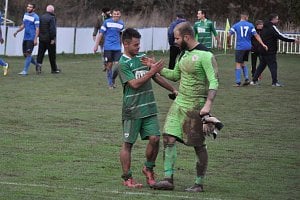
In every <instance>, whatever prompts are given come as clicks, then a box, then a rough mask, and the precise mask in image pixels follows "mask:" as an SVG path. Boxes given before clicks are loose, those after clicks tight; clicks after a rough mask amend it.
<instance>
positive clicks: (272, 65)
mask: <svg viewBox="0 0 300 200" xmlns="http://www.w3.org/2000/svg"><path fill="white" fill-rule="evenodd" d="M278 22H279V18H278V14H275V13H273V14H271V15H270V17H269V21H268V22H267V23H265V24H264V27H263V29H262V32H261V38H262V40H263V42H264V43H265V44H266V45H267V46H268V51H266V50H264V49H262V48H261V52H260V54H261V59H260V63H259V66H258V67H257V69H256V71H255V74H254V77H253V79H252V81H251V83H250V84H251V85H256V84H257V81H258V77H259V76H260V75H261V73H262V72H263V71H264V69H265V68H266V66H267V65H268V67H269V70H270V72H271V76H272V86H274V87H281V86H282V85H281V84H280V83H279V82H278V80H277V60H276V54H277V49H278V46H277V43H278V39H279V40H283V41H285V42H295V43H298V44H299V40H297V39H295V38H290V37H287V36H285V35H283V34H282V33H280V32H279V30H278V29H277V27H276V25H277V24H278Z"/></svg>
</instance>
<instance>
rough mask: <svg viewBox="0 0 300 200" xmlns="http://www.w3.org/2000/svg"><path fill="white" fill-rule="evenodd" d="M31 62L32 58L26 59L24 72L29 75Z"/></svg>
mask: <svg viewBox="0 0 300 200" xmlns="http://www.w3.org/2000/svg"><path fill="white" fill-rule="evenodd" d="M31 60H32V56H27V57H26V58H25V63H24V69H23V71H24V72H26V73H27V72H28V70H29V67H30V63H31Z"/></svg>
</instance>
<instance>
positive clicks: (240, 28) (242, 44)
mask: <svg viewBox="0 0 300 200" xmlns="http://www.w3.org/2000/svg"><path fill="white" fill-rule="evenodd" d="M248 17H249V14H248V13H247V12H242V13H241V20H240V21H239V22H238V23H236V24H234V25H233V26H232V27H231V29H230V30H229V33H228V38H227V39H228V41H229V40H230V37H231V35H233V34H235V36H236V48H235V62H236V65H235V85H234V86H236V87H239V86H241V73H242V70H243V75H244V78H245V82H244V83H243V85H249V84H250V81H249V76H248V68H247V66H246V65H245V61H248V56H249V52H250V50H251V38H252V36H254V37H255V38H256V39H257V41H258V42H259V43H260V44H261V45H262V46H263V47H264V48H265V49H267V46H266V45H265V44H264V43H263V41H262V40H261V38H260V36H259V35H258V34H257V32H256V30H255V27H254V25H253V24H252V23H250V22H248V21H247V20H248Z"/></svg>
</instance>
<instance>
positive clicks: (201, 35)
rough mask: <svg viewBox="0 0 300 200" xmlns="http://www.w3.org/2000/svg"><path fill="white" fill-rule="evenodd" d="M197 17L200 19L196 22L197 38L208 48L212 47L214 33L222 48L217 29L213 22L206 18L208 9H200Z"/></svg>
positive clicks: (219, 46)
mask: <svg viewBox="0 0 300 200" xmlns="http://www.w3.org/2000/svg"><path fill="white" fill-rule="evenodd" d="M197 18H198V20H199V21H197V22H195V24H194V31H195V37H196V40H197V41H198V42H199V43H200V44H203V45H204V46H206V47H207V48H209V49H211V48H212V34H213V35H214V37H215V39H216V40H217V45H218V48H219V49H220V48H222V44H221V42H220V38H219V36H218V33H217V31H216V29H215V26H214V24H213V22H212V21H211V20H209V19H207V18H206V11H205V10H199V11H198V13H197Z"/></svg>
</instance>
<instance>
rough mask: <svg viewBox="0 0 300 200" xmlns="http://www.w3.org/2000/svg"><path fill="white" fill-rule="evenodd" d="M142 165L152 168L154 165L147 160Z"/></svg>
mask: <svg viewBox="0 0 300 200" xmlns="http://www.w3.org/2000/svg"><path fill="white" fill-rule="evenodd" d="M144 165H145V166H146V167H147V169H149V170H153V168H154V167H155V162H149V161H146V162H145V163H144Z"/></svg>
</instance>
